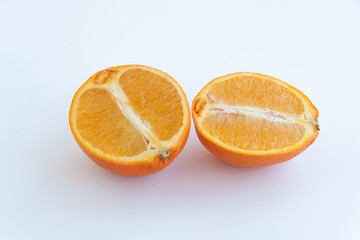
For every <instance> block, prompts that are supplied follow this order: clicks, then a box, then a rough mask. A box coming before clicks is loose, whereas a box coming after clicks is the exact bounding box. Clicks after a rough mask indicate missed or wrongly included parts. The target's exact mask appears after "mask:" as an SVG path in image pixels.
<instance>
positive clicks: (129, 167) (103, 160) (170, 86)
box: [69, 65, 190, 176]
mask: <svg viewBox="0 0 360 240" xmlns="http://www.w3.org/2000/svg"><path fill="white" fill-rule="evenodd" d="M69 120H70V128H71V131H72V133H73V135H74V137H75V139H76V141H77V142H78V144H79V145H80V147H81V149H82V150H83V151H84V152H85V153H86V154H87V155H88V156H89V157H90V158H91V159H92V160H94V161H95V162H96V163H97V164H98V165H100V166H101V167H103V168H105V169H107V170H109V171H112V172H115V173H117V174H121V175H128V176H142V175H148V174H152V173H155V172H158V171H160V170H161V169H163V168H165V167H166V166H167V165H169V164H170V162H171V161H172V160H173V159H174V158H175V157H176V156H177V155H178V154H179V153H180V151H181V150H182V148H183V147H184V145H185V142H186V140H187V137H188V135H189V130H190V109H189V105H188V102H187V99H186V96H185V94H184V92H183V90H182V89H181V87H180V85H179V84H178V83H177V82H176V81H175V80H174V79H173V78H172V77H170V76H169V75H167V74H166V73H164V72H162V71H160V70H157V69H154V68H150V67H146V66H142V65H126V66H119V67H111V68H107V69H105V70H103V71H99V72H97V73H96V74H94V75H93V76H91V77H90V78H89V79H88V80H87V81H86V82H85V83H84V84H83V85H82V86H81V87H80V88H79V90H78V91H77V92H76V93H75V95H74V98H73V101H72V104H71V108H70V115H69Z"/></svg>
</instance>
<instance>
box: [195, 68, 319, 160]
mask: <svg viewBox="0 0 360 240" xmlns="http://www.w3.org/2000/svg"><path fill="white" fill-rule="evenodd" d="M192 113H193V119H194V123H195V129H196V132H197V134H198V137H199V139H200V141H201V142H202V144H203V145H204V146H205V147H206V148H207V149H208V150H209V151H210V152H212V153H213V154H214V155H215V156H217V157H218V158H220V159H221V160H223V161H225V162H227V163H230V164H232V165H235V166H240V167H261V166H267V165H272V164H276V163H280V162H283V161H286V160H289V159H291V158H293V157H295V156H296V155H298V154H299V153H301V152H302V151H303V150H304V149H306V148H307V147H308V146H309V145H310V144H312V143H313V142H314V141H315V139H316V138H317V136H318V131H319V123H318V120H317V118H318V116H319V112H318V110H317V109H316V107H315V106H314V105H313V104H312V103H311V101H310V100H309V98H307V97H306V96H305V95H304V94H303V93H302V92H300V91H299V90H298V89H296V88H294V87H292V86H290V85H289V84H287V83H285V82H283V81H280V80H278V79H276V78H273V77H270V76H266V75H262V74H257V73H234V74H229V75H226V76H223V77H219V78H216V79H214V80H213V81H211V82H210V83H209V84H207V85H206V86H205V87H204V88H203V89H202V90H201V91H200V93H199V94H198V95H197V96H196V97H195V99H194V101H193V105H192Z"/></svg>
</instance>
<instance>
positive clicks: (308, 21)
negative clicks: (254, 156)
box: [0, 0, 360, 239]
mask: <svg viewBox="0 0 360 240" xmlns="http://www.w3.org/2000/svg"><path fill="white" fill-rule="evenodd" d="M220 2H221V4H220ZM270 2H271V3H270ZM359 43H360V4H359V2H358V1H356V0H354V1H299V2H298V3H294V2H292V3H290V1H262V2H257V3H250V1H178V2H172V1H101V3H100V2H99V3H95V2H93V1H58V2H57V3H56V2H55V1H10V0H2V1H0V70H1V94H0V97H1V99H0V104H1V105H0V107H1V118H0V123H1V124H0V130H1V138H0V141H1V142H0V146H1V170H0V171H1V175H0V177H1V179H0V187H1V198H0V239H360V207H359V202H360V193H359V191H360V186H359V185H360V174H359V169H360V157H359V152H358V150H359V146H360V142H359V136H360V131H359V117H360V114H359V102H360V101H359V100H360V99H359V87H360V84H359V80H360V78H359V67H360V44H359ZM132 63H138V64H145V65H149V66H152V67H155V68H158V69H161V70H163V71H165V72H167V73H169V74H170V75H171V76H173V77H174V78H175V79H176V80H177V81H178V82H179V83H180V84H181V85H182V87H183V89H184V91H185V92H186V94H187V96H188V100H189V102H191V101H192V99H193V98H194V96H195V94H196V93H197V92H198V91H200V89H201V88H202V87H203V86H204V85H205V84H206V83H207V82H208V81H210V80H211V79H213V78H215V77H218V76H222V75H224V74H228V73H233V72H238V71H251V72H259V73H263V74H267V75H271V76H275V77H277V78H280V79H282V80H284V81H286V82H288V83H290V84H291V85H293V86H295V87H297V88H299V89H300V90H302V91H303V92H304V93H305V94H306V95H307V96H308V97H309V98H310V99H311V100H312V102H313V103H314V104H315V105H316V106H317V107H318V109H319V111H320V118H319V121H320V124H321V132H320V136H319V137H318V139H317V140H316V142H315V143H314V144H313V145H312V146H310V147H309V148H308V149H307V150H306V151H305V152H304V153H302V154H301V155H300V156H298V157H296V158H295V159H293V160H291V161H289V162H286V163H283V164H280V165H275V166H271V167H265V168H259V169H241V168H236V167H232V166H229V165H227V164H225V163H223V162H221V161H219V160H217V159H216V158H215V157H213V156H212V155H211V154H210V153H208V152H207V151H206V150H205V149H204V148H203V147H202V145H201V144H200V143H199V141H198V139H197V137H196V134H195V131H194V128H193V126H192V128H191V132H190V137H189V140H188V142H187V144H186V146H185V148H184V150H183V152H182V153H181V154H180V155H179V157H178V158H177V159H176V160H175V161H174V162H173V163H172V164H171V165H170V166H169V167H168V168H166V169H165V170H163V171H162V172H160V173H158V174H155V175H152V176H148V177H139V178H128V177H122V176H117V175H115V174H112V173H110V172H107V171H105V170H103V169H101V168H100V167H98V166H96V165H95V164H94V163H93V162H92V161H90V160H89V159H88V158H87V157H86V156H85V155H84V154H83V153H82V152H81V150H80V149H79V147H78V146H77V144H76V143H75V141H74V139H73V136H72V135H71V133H70V129H69V126H68V110H69V107H70V102H71V99H72V96H73V94H74V92H75V91H76V90H77V88H78V87H79V86H80V85H81V84H82V83H83V82H84V81H85V80H86V79H87V78H88V77H89V76H90V75H92V74H93V73H95V72H96V71H98V70H101V69H103V68H106V67H109V66H116V65H123V64H132Z"/></svg>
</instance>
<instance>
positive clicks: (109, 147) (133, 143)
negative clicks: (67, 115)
mask: <svg viewBox="0 0 360 240" xmlns="http://www.w3.org/2000/svg"><path fill="white" fill-rule="evenodd" d="M76 114H77V116H76V118H77V122H76V127H77V129H78V130H79V133H80V135H81V136H82V137H83V138H84V139H85V140H86V141H87V142H88V143H90V144H91V145H92V146H94V147H95V146H96V148H98V149H99V150H101V151H102V152H104V153H106V154H111V155H113V156H134V155H137V154H139V153H141V152H143V151H144V150H146V142H145V140H144V139H143V136H142V135H141V134H140V132H139V131H138V130H137V129H136V128H135V127H134V126H133V125H132V124H131V122H130V121H129V120H128V119H127V118H126V117H125V116H124V115H123V114H122V112H121V111H120V109H119V107H118V106H117V103H116V101H115V100H114V99H113V97H112V96H111V94H110V93H109V92H108V91H107V90H105V89H101V88H92V89H89V90H86V91H85V92H84V93H83V94H82V95H81V97H80V99H79V102H78V110H77V113H76ZM119 146H121V147H119Z"/></svg>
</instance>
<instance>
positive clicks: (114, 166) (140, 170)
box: [78, 122, 190, 177]
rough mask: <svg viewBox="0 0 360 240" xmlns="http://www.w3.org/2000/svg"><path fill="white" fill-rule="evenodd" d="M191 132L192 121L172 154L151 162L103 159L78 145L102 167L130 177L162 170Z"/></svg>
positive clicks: (179, 149)
mask: <svg viewBox="0 0 360 240" xmlns="http://www.w3.org/2000/svg"><path fill="white" fill-rule="evenodd" d="M189 132H190V122H189V123H188V124H187V126H186V129H185V131H184V135H183V136H182V138H181V141H180V142H179V144H178V145H177V146H176V147H175V148H174V149H170V155H169V156H168V157H167V158H166V160H162V159H161V158H160V157H159V156H157V157H156V158H154V159H153V160H152V161H151V162H147V163H133V164H123V163H115V162H110V161H108V160H106V159H102V158H99V157H97V156H95V155H93V154H91V153H90V152H88V151H87V150H86V149H85V148H83V147H82V146H81V145H80V144H79V143H78V145H79V146H80V148H81V149H82V150H83V151H84V153H85V154H86V155H87V156H88V157H89V158H90V159H91V160H93V161H94V162H95V163H96V164H97V165H99V166H100V167H102V168H104V169H106V170H108V171H110V172H113V173H116V174H120V175H124V176H129V177H136V176H146V175H150V174H154V173H157V172H160V171H161V170H163V169H164V168H165V167H167V166H168V165H169V164H170V163H171V162H172V161H173V160H174V159H175V158H176V157H177V156H178V155H179V153H180V152H181V150H182V149H183V148H184V146H185V144H186V141H187V138H188V136H189Z"/></svg>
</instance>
